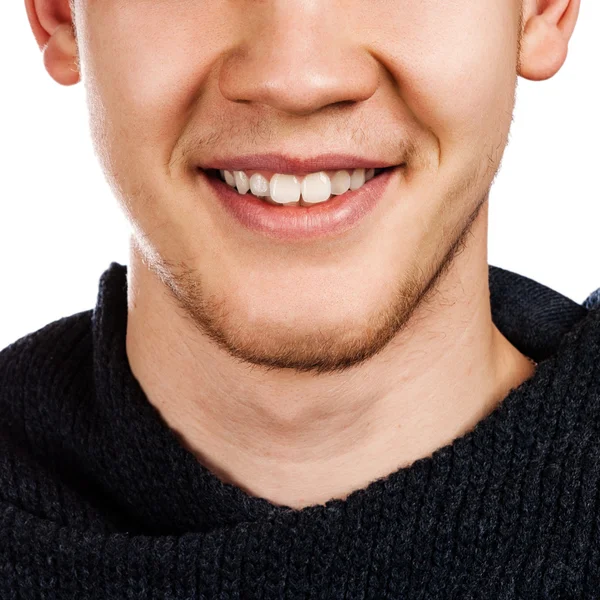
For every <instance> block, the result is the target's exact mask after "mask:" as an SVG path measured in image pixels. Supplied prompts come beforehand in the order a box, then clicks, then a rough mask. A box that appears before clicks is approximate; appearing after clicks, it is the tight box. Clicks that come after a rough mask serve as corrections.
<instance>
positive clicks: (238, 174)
mask: <svg viewBox="0 0 600 600" xmlns="http://www.w3.org/2000/svg"><path fill="white" fill-rule="evenodd" d="M385 170H386V169H362V168H361V169H343V170H339V171H335V172H332V174H331V176H330V175H329V174H328V173H326V172H324V171H319V172H318V173H310V174H308V175H306V176H304V177H298V176H295V175H287V174H281V173H275V174H274V175H272V176H271V178H270V179H267V178H266V177H265V176H264V175H262V174H260V173H253V174H252V175H251V176H250V177H248V175H247V174H246V173H245V172H244V171H227V170H220V171H216V173H218V175H217V176H218V177H219V178H220V179H221V180H222V181H224V182H225V183H227V184H228V185H229V186H230V187H232V188H235V189H236V190H237V191H238V193H239V194H246V193H250V194H251V195H253V196H255V197H256V198H259V199H261V200H265V201H266V202H269V203H271V204H281V205H288V206H290V205H291V206H294V205H296V206H312V205H314V204H320V203H322V202H327V200H329V199H330V198H332V197H333V196H339V195H341V194H345V193H346V192H347V191H348V190H352V191H353V190H357V189H359V188H360V187H362V186H363V185H364V184H365V183H367V182H368V181H370V180H371V179H372V178H373V177H375V176H376V175H378V174H379V173H381V172H382V171H385Z"/></svg>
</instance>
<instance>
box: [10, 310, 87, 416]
mask: <svg viewBox="0 0 600 600" xmlns="http://www.w3.org/2000/svg"><path fill="white" fill-rule="evenodd" d="M92 313H93V311H92V310H86V311H82V312H79V313H75V314H73V315H69V316H66V317H62V318H60V319H58V320H56V321H53V322H51V323H48V324H47V325H45V326H44V327H42V328H40V329H38V330H37V331H34V332H32V333H29V334H27V335H25V336H23V337H21V338H19V339H18V340H16V341H14V342H12V343H11V344H9V345H8V346H6V347H5V348H4V349H2V350H1V351H0V411H1V412H2V413H3V414H4V415H5V416H7V417H8V418H7V419H4V425H8V427H10V424H11V420H12V421H13V422H14V421H22V420H23V419H24V418H26V416H25V414H24V413H27V412H29V411H28V409H30V408H33V410H34V411H36V410H39V407H40V405H41V404H42V403H43V402H44V403H48V402H52V399H53V397H56V396H57V395H60V391H59V390H61V389H62V390H64V389H66V388H68V387H70V386H69V379H74V378H76V377H77V376H79V375H83V374H84V373H85V372H86V371H87V372H88V373H91V371H90V369H91V368H92V327H91V321H92ZM29 414H30V416H31V417H33V416H34V415H33V414H31V412H29ZM40 416H41V415H40Z"/></svg>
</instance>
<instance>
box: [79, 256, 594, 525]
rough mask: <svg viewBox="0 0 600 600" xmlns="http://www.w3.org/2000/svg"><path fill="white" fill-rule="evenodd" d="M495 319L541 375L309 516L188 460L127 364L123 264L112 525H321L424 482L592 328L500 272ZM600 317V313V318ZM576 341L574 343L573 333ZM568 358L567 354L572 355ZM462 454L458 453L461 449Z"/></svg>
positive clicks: (112, 277) (102, 359)
mask: <svg viewBox="0 0 600 600" xmlns="http://www.w3.org/2000/svg"><path fill="white" fill-rule="evenodd" d="M490 295H491V307H492V318H493V320H494V322H495V323H496V325H497V327H498V328H499V329H500V331H501V332H502V333H503V334H504V335H505V337H506V338H507V339H508V340H509V341H510V342H511V343H512V344H513V345H515V346H516V347H517V348H518V349H519V350H520V351H521V352H523V353H524V354H526V355H527V356H530V357H531V358H533V359H534V360H536V361H538V362H540V361H545V359H548V358H549V359H550V360H548V361H547V363H548V365H546V364H545V363H542V364H540V366H539V367H538V369H537V371H536V373H535V374H534V376H533V377H531V378H530V379H529V380H527V381H526V382H524V383H523V384H522V385H521V386H519V388H517V389H516V390H511V392H510V393H509V395H508V396H507V397H506V398H505V400H504V401H503V402H502V403H501V404H500V405H499V406H498V407H496V409H494V411H493V412H492V413H490V414H489V415H488V416H487V417H485V418H484V419H482V420H481V421H480V422H479V423H478V424H477V426H476V428H475V430H474V431H471V432H469V433H467V434H465V435H463V436H461V437H460V438H457V439H456V440H455V441H454V442H453V444H450V445H447V446H444V447H442V448H440V449H438V450H437V451H436V452H434V453H433V455H432V456H430V457H425V458H422V459H420V460H417V461H415V462H414V463H413V464H412V465H411V466H409V467H407V468H402V469H400V470H399V471H396V472H394V473H392V474H390V475H389V476H387V477H385V478H382V479H379V480H376V481H374V482H372V483H371V484H369V485H368V486H367V487H365V488H363V489H359V490H356V491H354V492H353V493H351V494H350V495H349V496H347V497H346V499H344V500H339V499H333V500H330V501H329V502H327V503H326V504H325V505H315V506H311V507H306V508H304V509H301V510H300V511H298V510H295V509H292V508H290V507H286V506H280V505H275V504H272V503H271V502H269V501H268V500H267V499H264V498H259V497H256V496H251V495H249V494H247V493H246V492H244V491H243V490H242V489H240V488H238V487H237V486H234V485H231V484H229V483H225V482H222V481H221V480H220V479H219V478H218V477H217V476H216V475H215V474H213V473H212V472H211V471H209V470H208V469H207V468H206V467H204V466H203V465H202V464H201V463H199V462H198V460H197V459H196V457H195V456H194V455H193V454H192V453H191V452H190V451H188V450H187V449H186V448H185V447H184V445H183V444H182V442H181V440H180V439H179V438H178V434H177V433H176V432H175V431H173V430H172V429H170V428H169V427H168V425H167V424H166V422H165V421H164V420H163V419H162V417H161V415H160V413H159V411H158V410H157V409H156V408H155V407H154V406H153V405H152V404H151V403H150V402H149V401H148V399H147V397H146V396H145V394H144V392H143V390H142V388H141V386H140V385H139V383H138V381H137V380H136V379H135V377H134V375H133V373H132V371H131V369H130V366H129V362H128V359H127V354H126V345H125V336H126V329H127V267H126V266H124V265H121V264H119V263H116V262H113V263H111V264H110V266H109V268H108V269H107V270H106V271H105V272H104V273H103V274H102V277H101V278H100V283H99V290H98V299H97V304H96V307H95V308H94V309H93V311H92V315H91V316H92V344H93V372H94V384H95V393H96V403H95V406H96V407H97V410H98V413H99V414H98V415H96V418H91V419H90V421H91V422H92V423H93V425H92V426H91V428H90V431H89V440H88V441H89V447H93V448H96V449H97V451H96V452H94V454H93V456H92V457H90V459H91V460H92V461H93V462H94V463H95V464H94V465H93V466H92V468H93V471H94V472H95V473H96V474H97V477H98V480H99V481H98V483H99V484H100V486H101V488H102V490H103V492H105V493H106V495H107V497H108V498H110V500H111V503H110V504H111V505H112V506H113V515H112V524H113V525H114V527H115V528H117V529H122V528H125V529H127V530H128V531H131V532H134V533H145V534H157V535H158V534H173V535H176V534H182V533H185V532H207V531H210V530H213V529H215V528H218V527H226V526H228V525H232V524H235V523H240V522H253V521H257V520H263V519H271V518H279V517H284V516H285V515H286V514H293V515H295V516H297V515H299V513H302V515H301V516H307V517H308V516H314V515H316V514H317V513H319V512H322V511H326V510H337V509H344V510H353V509H354V508H356V507H357V506H359V505H360V504H362V503H364V502H365V501H368V499H369V498H370V497H378V496H379V495H380V493H381V491H382V489H383V486H385V485H396V484H399V483H400V482H401V481H402V482H403V485H409V482H410V481H417V480H420V479H421V477H422V475H423V472H424V471H427V470H429V469H430V468H431V467H434V466H435V464H436V462H439V461H442V460H444V461H445V460H446V459H447V454H448V453H449V452H451V451H454V452H455V453H457V456H460V455H461V452H462V453H463V454H464V453H465V451H466V449H467V448H468V445H469V444H471V443H472V442H474V439H473V438H474V437H476V436H478V437H479V438H481V437H485V436H487V435H488V434H489V433H488V432H489V430H490V429H491V428H494V427H497V426H498V424H499V423H501V422H502V420H503V419H505V418H507V415H508V414H512V412H514V411H515V410H518V407H519V406H520V405H521V404H522V403H523V402H524V399H523V398H524V397H525V395H526V394H527V393H530V392H531V391H532V390H534V389H535V387H536V386H538V385H540V379H542V380H543V379H544V378H545V377H547V375H545V371H546V368H547V369H551V368H553V367H552V365H551V364H550V363H553V362H555V358H556V354H557V349H558V348H559V346H560V345H561V342H562V341H563V338H565V337H569V335H566V334H569V332H570V330H572V329H573V328H576V325H578V323H580V322H584V321H585V320H586V319H585V317H586V315H587V314H588V312H590V311H588V309H587V308H585V307H584V306H581V305H579V304H577V303H576V302H574V301H573V300H571V299H569V298H567V297H565V296H563V295H561V294H559V293H558V292H556V291H554V290H552V289H550V288H547V287H545V286H543V285H542V284H540V283H537V282H535V281H533V280H531V279H528V278H526V277H524V276H521V275H518V274H516V273H513V272H510V271H507V270H504V269H501V268H499V267H493V266H490ZM594 312H600V311H594ZM570 335H571V337H572V336H573V335H574V334H570ZM567 350H568V349H565V351H567ZM452 447H453V450H452Z"/></svg>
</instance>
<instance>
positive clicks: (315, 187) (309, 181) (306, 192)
mask: <svg viewBox="0 0 600 600" xmlns="http://www.w3.org/2000/svg"><path fill="white" fill-rule="evenodd" d="M330 196H331V180H330V179H329V177H328V176H327V173H323V171H321V172H320V173H311V174H310V175H307V176H306V177H305V178H304V179H303V180H302V200H303V201H304V202H306V204H318V203H319V202H325V201H326V200H329V197H330Z"/></svg>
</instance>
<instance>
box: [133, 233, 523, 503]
mask: <svg viewBox="0 0 600 600" xmlns="http://www.w3.org/2000/svg"><path fill="white" fill-rule="evenodd" d="M486 225H487V224H486ZM486 244H487V239H486V234H485V233H482V232H481V231H479V234H478V233H477V232H475V235H474V243H473V244H472V245H471V246H470V247H469V248H468V249H467V250H465V251H464V252H462V253H461V254H460V255H459V256H457V258H456V259H455V260H454V262H453V264H452V266H451V268H450V269H449V270H448V271H447V273H446V275H445V277H444V278H443V280H440V282H439V285H438V292H437V293H436V298H437V299H441V298H443V302H437V303H436V305H435V307H434V309H432V306H431V305H428V306H419V307H417V309H416V310H415V312H414V313H413V315H412V318H411V321H410V323H409V324H408V326H407V327H406V329H404V330H403V331H402V332H401V335H399V337H398V338H396V339H394V340H393V342H392V343H391V344H389V345H388V346H387V347H386V348H385V349H384V350H383V351H382V352H380V353H379V354H378V355H376V356H375V357H373V358H371V359H370V360H368V361H367V362H365V363H363V364H362V365H360V366H359V367H355V368H354V369H352V370H350V371H348V372H346V373H342V374H326V375H320V376H315V375H314V374H306V373H305V374H302V373H295V372H282V371H266V370H265V371H261V370H259V369H255V368H248V366H247V365H244V364H241V363H240V361H238V360H234V359H233V358H231V357H230V356H228V355H226V354H225V353H224V352H223V351H222V350H220V349H218V348H216V347H215V346H214V345H213V343H212V342H211V341H210V340H208V339H207V338H206V337H204V336H203V335H201V334H200V333H199V332H198V330H196V329H192V328H191V326H190V324H189V322H188V321H186V320H185V319H184V317H183V316H182V315H181V314H180V313H179V312H178V311H177V310H175V308H174V306H173V303H172V301H171V299H170V297H169V295H168V293H167V291H166V290H165V287H164V285H163V284H162V283H161V281H160V280H159V279H158V277H157V276H156V275H155V274H154V273H153V272H152V271H151V270H149V269H148V268H147V266H146V265H145V264H144V263H143V262H142V261H141V260H140V259H139V257H138V255H137V254H136V253H135V252H132V253H131V257H130V264H129V267H128V273H129V274H128V323H127V337H126V341H127V355H128V359H129V363H130V366H131V369H132V371H133V373H134V375H135V377H136V379H137V380H138V381H139V382H140V385H141V387H142V389H143V390H144V392H145V394H146V395H147V397H148V400H149V402H151V403H152V404H153V405H154V406H155V407H156V408H157V409H158V410H159V411H160V413H161V415H162V417H163V419H164V420H165V422H166V423H167V424H168V425H169V427H171V428H172V429H173V430H175V431H176V432H177V433H178V434H179V436H180V439H181V442H182V444H183V445H184V446H185V447H186V448H187V449H188V450H189V451H191V452H192V453H194V454H195V455H196V456H197V458H198V460H199V461H200V462H201V463H202V464H204V465H205V466H206V467H207V468H209V469H210V470H211V471H212V472H214V473H215V474H216V475H217V476H218V477H219V478H220V479H222V480H223V481H225V482H228V483H232V484H234V485H236V486H238V487H240V488H242V489H244V490H245V491H246V492H248V493H250V494H251V495H255V496H260V497H263V498H267V499H268V500H270V501H271V502H273V503H275V504H283V505H287V506H291V507H294V508H303V507H305V506H309V505H313V504H319V503H324V502H326V501H327V500H329V499H332V498H345V497H346V496H347V495H348V494H349V493H351V492H352V491H354V490H356V489H359V488H362V487H365V486H366V485H368V484H369V483H370V482H371V481H373V480H375V479H377V478H379V477H383V476H385V475H388V474H389V473H391V472H393V471H395V470H397V469H399V468H401V467H405V466H408V465H410V464H411V463H412V462H413V461H415V460H416V459H418V458H421V457H424V456H428V455H430V454H431V453H432V452H433V451H434V450H436V449H437V448H439V447H441V446H443V445H446V444H448V443H450V442H451V441H452V440H453V439H455V438H456V437H459V436H461V435H462V434H464V433H466V432H467V431H469V430H470V429H472V428H473V427H474V425H475V424H476V423H477V422H478V421H479V420H480V419H482V418H483V417H484V416H486V415H487V414H489V413H490V412H491V411H492V410H493V409H494V408H495V406H496V405H497V404H498V403H499V402H500V401H501V400H502V399H503V398H504V397H506V395H507V394H508V392H509V391H510V389H512V388H514V387H517V386H518V385H519V384H520V383H522V382H523V381H524V380H525V379H527V378H529V377H530V376H531V375H532V374H533V372H534V366H533V365H532V364H531V362H530V361H529V360H528V359H527V358H526V357H525V356H524V355H523V354H521V353H520V352H519V351H518V350H517V349H516V348H515V347H514V346H512V345H511V344H510V343H509V342H508V340H506V338H505V337H504V336H503V335H502V334H501V333H500V332H499V331H498V329H497V328H496V327H495V326H494V324H493V323H492V319H491V309H490V301H489V287H488V286H489V284H488V264H487V253H486V251H485V249H486ZM132 246H133V245H132ZM482 246H483V251H482V248H481V247H482ZM287 371H289V370H287Z"/></svg>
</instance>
